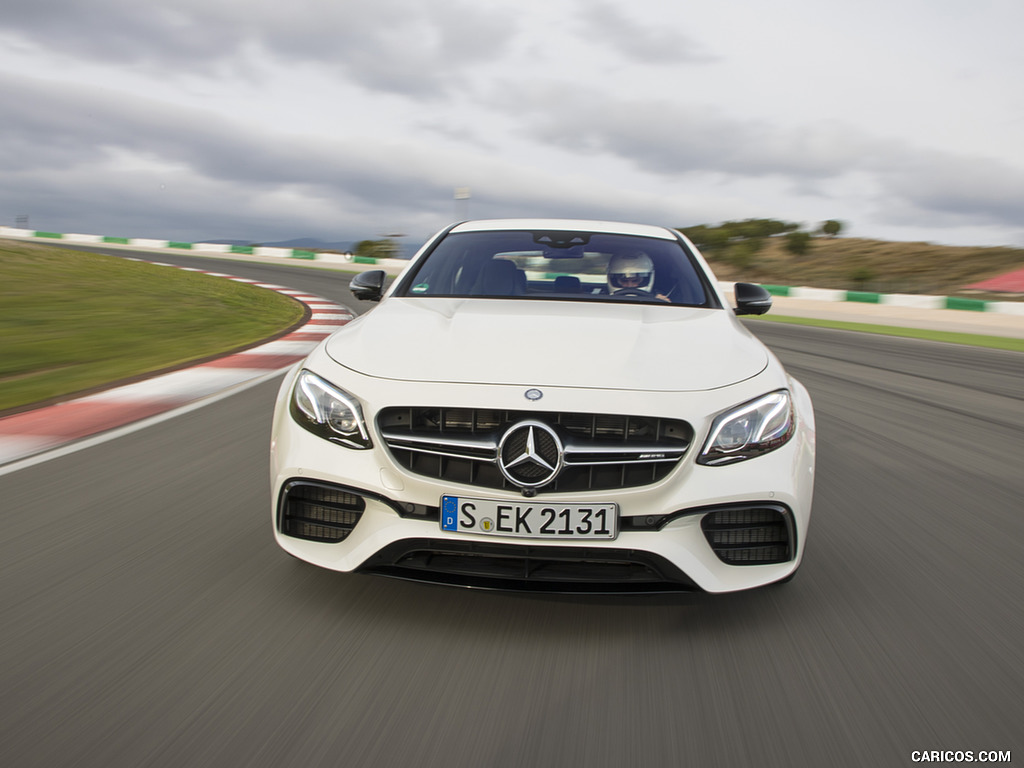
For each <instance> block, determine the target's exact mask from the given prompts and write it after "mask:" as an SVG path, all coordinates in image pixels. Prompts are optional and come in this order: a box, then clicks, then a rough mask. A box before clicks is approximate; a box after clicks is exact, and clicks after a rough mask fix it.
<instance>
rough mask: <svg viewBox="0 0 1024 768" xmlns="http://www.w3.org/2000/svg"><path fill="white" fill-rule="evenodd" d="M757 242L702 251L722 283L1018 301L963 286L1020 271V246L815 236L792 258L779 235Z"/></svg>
mask: <svg viewBox="0 0 1024 768" xmlns="http://www.w3.org/2000/svg"><path fill="white" fill-rule="evenodd" d="M760 242H761V243H762V245H761V247H760V249H759V250H757V249H756V247H755V248H754V249H735V248H733V249H728V250H719V249H708V248H703V249H702V251H703V253H704V255H705V256H706V257H707V259H708V261H709V262H710V263H711V266H712V268H713V269H714V270H715V273H716V274H717V276H718V277H719V279H721V280H723V281H740V280H742V281H747V282H756V283H769V284H774V285H810V286H815V287H818V288H838V289H845V290H858V291H877V292H879V293H921V294H938V295H946V296H949V295H957V294H959V295H970V296H975V297H978V298H987V297H993V298H994V297H998V298H999V299H1021V300H1024V295H1020V294H1016V295H1006V294H986V293H985V292H980V291H976V290H972V289H969V288H967V286H969V285H971V284H972V283H977V282H979V281H982V280H985V279H987V278H991V277H996V276H999V275H1002V274H1005V273H1007V272H1012V271H1014V270H1019V269H1024V249H1022V248H981V247H962V246H944V245H933V244H931V243H909V242H890V241H884V240H867V239H863V238H854V237H835V238H831V237H824V236H819V237H814V238H813V239H812V240H811V244H810V247H809V249H808V251H807V253H805V254H803V255H801V256H796V255H793V254H792V253H789V252H788V251H787V250H786V248H785V238H784V237H769V238H765V239H764V240H761V241H760ZM751 251H753V252H751Z"/></svg>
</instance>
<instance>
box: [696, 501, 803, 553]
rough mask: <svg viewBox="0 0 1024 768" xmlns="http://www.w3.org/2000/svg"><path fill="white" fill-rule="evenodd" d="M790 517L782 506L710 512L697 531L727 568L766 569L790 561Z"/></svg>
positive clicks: (735, 508) (791, 541) (724, 509)
mask: <svg viewBox="0 0 1024 768" xmlns="http://www.w3.org/2000/svg"><path fill="white" fill-rule="evenodd" d="M791 521H792V517H791V515H790V512H789V510H788V509H786V508H785V507H783V506H782V505H762V506H756V507H729V508H723V509H719V510H715V511H712V512H710V513H708V514H706V515H705V516H704V518H703V519H702V520H701V529H702V530H703V531H704V536H705V538H707V540H708V544H710V545H711V548H712V549H713V550H714V551H715V554H716V555H718V558H719V559H720V560H721V561H722V562H724V563H728V564H730V565H769V564H772V563H785V562H789V561H790V560H792V559H793V555H794V542H793V540H792V539H793V536H792V525H791Z"/></svg>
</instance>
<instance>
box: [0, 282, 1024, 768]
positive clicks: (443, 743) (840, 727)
mask: <svg viewBox="0 0 1024 768" xmlns="http://www.w3.org/2000/svg"><path fill="white" fill-rule="evenodd" d="M247 269H248V268H247ZM278 269H280V268H278ZM247 274H249V273H248V272H247ZM251 276H253V277H266V278H269V277H270V275H262V274H252V275H251ZM278 279H279V280H280V281H281V282H285V278H281V277H279V278H278ZM295 280H296V283H297V286H296V287H297V288H302V289H307V288H308V289H310V290H311V291H313V289H317V290H315V291H313V292H315V293H318V294H322V295H325V296H328V297H330V298H333V299H335V300H340V299H341V298H343V296H344V294H345V293H347V288H346V287H345V284H344V282H343V280H341V279H340V278H337V277H335V276H333V275H326V276H323V275H320V274H317V273H315V272H314V273H306V272H303V273H302V274H297V275H296V278H295ZM300 281H301V282H300ZM305 281H310V282H309V283H308V284H307V283H306V282H305ZM268 282H274V281H273V280H268ZM317 282H319V283H320V287H319V288H317ZM752 327H753V328H754V329H755V331H756V333H757V334H758V335H759V336H760V337H761V338H762V340H763V341H765V343H767V344H768V345H769V346H770V347H771V348H772V349H773V350H774V351H775V352H776V354H778V355H779V357H780V359H781V360H782V362H783V363H784V364H785V365H786V367H787V370H788V371H789V372H790V373H792V374H793V375H795V376H796V377H797V378H799V379H800V380H801V381H802V382H803V383H804V384H805V385H807V387H808V389H809V390H810V391H811V394H812V397H813V399H814V404H815V410H816V413H817V426H818V469H817V472H816V475H817V481H816V489H815V501H814V512H813V515H812V521H811V527H810V530H809V534H808V544H807V550H806V554H805V557H804V560H803V563H802V565H801V569H800V573H799V574H798V575H797V578H796V579H795V580H794V581H793V582H792V583H789V584H786V585H781V586H775V587H769V588H767V589H762V590H753V591H750V592H744V593H738V594H730V595H701V594H689V595H679V596H631V597H624V596H583V597H580V596H557V595H529V594H518V593H498V592H483V591H476V590H462V589H456V588H451V587H438V586H432V585H425V584H413V583H408V582H402V581H395V580H392V579H385V578H380V577H374V576H361V575H358V574H340V573H335V572H331V571H327V570H324V569H320V568H314V567H313V566H310V565H308V564H305V563H302V562H300V561H297V560H295V559H294V558H291V557H289V556H288V555H286V554H285V553H284V552H282V551H281V550H280V548H278V547H277V545H276V544H275V542H274V539H273V535H272V511H271V510H272V507H273V503H272V500H271V489H270V479H269V473H268V471H267V449H268V445H269V441H270V418H269V414H270V411H271V409H272V407H273V401H274V397H275V394H276V392H277V388H278V382H277V381H265V382H263V383H260V384H258V385H256V386H251V387H247V388H245V389H244V390H242V391H239V392H237V393H235V394H233V395H232V396H231V397H226V398H223V399H222V400H220V401H218V402H217V403H216V405H214V406H210V407H204V408H201V409H196V410H193V411H191V412H187V413H183V414H181V415H178V416H176V417H175V418H173V419H168V420H166V421H165V422H163V423H161V424H160V426H159V428H150V429H140V430H135V431H132V432H131V433H129V434H125V435H124V436H123V437H120V438H118V439H116V440H108V441H105V442H102V443H99V444H96V445H94V446H92V447H91V448H89V449H88V450H79V451H76V452H73V453H68V454H64V455H59V456H57V457H56V458H54V459H53V460H52V461H47V462H45V463H39V464H36V465H33V466H29V467H26V468H24V469H22V470H20V471H16V472H11V473H8V474H3V473H2V472H0V499H3V510H4V512H5V514H4V515H3V518H2V520H3V525H4V531H3V535H2V536H0V606H2V614H3V619H4V620H3V621H2V622H0V712H2V713H3V718H0V765H3V766H4V768H7V767H8V766H10V768H37V767H38V768H44V767H45V768H50V767H51V766H68V767H69V768H70V766H74V767H75V768H93V767H94V766H95V768H129V767H130V768H136V766H146V768H181V767H182V766H203V767H205V766H217V767H219V766H246V768H337V766H359V768H364V767H366V768H371V767H372V768H376V767H377V766H380V767H381V768H390V766H396V765H401V766H405V765H415V766H417V768H463V766H465V767H466V768H479V767H480V766H487V767H488V768H519V767H520V766H522V767H523V768H542V767H546V766H559V767H561V766H566V767H572V768H575V767H576V766H581V767H582V766H585V767H586V768H623V767H624V766H635V767H637V768H662V767H664V768H677V767H678V766H730V767H732V766H735V767H736V768H748V767H749V768H776V767H778V768H793V767H794V766H799V767H802V766H837V767H841V768H846V767H847V766H849V767H850V768H855V767H859V766H873V767H880V768H890V767H891V768H900V767H901V766H907V765H912V764H914V763H915V762H916V761H915V759H914V757H913V755H914V753H915V752H917V753H918V754H919V753H920V752H921V751H930V750H950V751H954V750H973V751H974V753H975V754H977V753H978V752H980V751H981V750H999V751H1000V752H1005V753H1007V754H1009V753H1011V752H1012V753H1015V754H1017V755H1018V761H1019V758H1020V754H1019V753H1020V750H1021V748H1022V747H1024V731H1022V729H1021V722H1022V719H1024V718H1022V715H1024V707H1022V700H1021V691H1022V690H1024V618H1022V616H1021V613H1020V609H1019V606H1020V605H1021V602H1022V601H1024V579H1022V577H1021V573H1022V568H1021V558H1020V551H1021V542H1022V541H1024V516H1022V515H1021V514H1020V512H1021V498H1024V474H1022V473H1021V471H1020V457H1021V456H1022V455H1024V408H1022V402H1024V400H1022V397H1024V393H1022V391H1021V387H1020V382H1021V380H1022V378H1024V354H1022V353H1019V352H1008V351H1004V350H991V349H981V348H975V347H969V346H963V345H952V344H937V343H932V342H922V341H917V340H912V339H902V338H895V337H887V336H879V335H873V334H855V333H848V332H844V331H838V330H832V329H822V328H805V327H801V326H795V325H789V324H781V323H768V322H758V323H756V325H754V326H752ZM53 453H56V452H53ZM53 453H51V454H48V455H53Z"/></svg>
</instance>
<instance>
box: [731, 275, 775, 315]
mask: <svg viewBox="0 0 1024 768" xmlns="http://www.w3.org/2000/svg"><path fill="white" fill-rule="evenodd" d="M735 296H736V314H737V315H763V314H764V313H765V312H767V311H768V310H769V309H771V308H772V295H771V294H770V293H768V291H767V290H766V289H765V288H763V287H761V286H760V285H755V284H754V283H736V293H735Z"/></svg>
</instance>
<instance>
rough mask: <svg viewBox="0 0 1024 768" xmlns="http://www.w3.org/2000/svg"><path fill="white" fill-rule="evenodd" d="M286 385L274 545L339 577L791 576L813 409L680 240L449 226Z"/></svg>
mask: <svg viewBox="0 0 1024 768" xmlns="http://www.w3.org/2000/svg"><path fill="white" fill-rule="evenodd" d="M385 285H386V280H385V274H384V272H382V271H379V270H371V271H368V272H364V273H362V274H360V275H358V276H357V277H355V278H354V279H353V280H352V291H353V293H354V294H355V296H356V297H357V298H360V299H364V300H370V301H379V302H380V303H379V304H378V305H377V306H374V307H373V308H372V309H371V310H370V311H369V312H366V313H365V314H363V315H361V316H360V317H358V318H357V319H355V320H354V321H352V322H350V323H349V324H348V325H346V326H344V327H342V328H341V329H340V330H338V331H337V332H336V333H335V334H334V335H333V336H331V337H329V338H328V339H326V340H325V341H324V342H323V343H322V344H321V345H320V346H319V347H318V348H317V349H316V350H314V351H313V353H312V354H310V355H309V357H308V358H307V359H306V360H305V361H304V362H303V363H302V364H300V365H298V366H297V367H295V368H294V369H293V370H291V371H290V373H289V374H288V375H287V377H286V379H285V381H284V384H283V385H282V387H281V390H280V394H279V397H278V401H277V408H276V412H275V415H274V425H273V445H272V451H271V478H272V485H273V490H272V512H273V526H274V533H275V536H276V538H277V541H278V543H279V544H280V545H281V547H283V548H284V549H285V550H286V551H288V552H289V553H291V554H292V555H294V556H296V557H298V558H301V559H303V560H306V561H308V562H310V563H314V564H316V565H318V566H322V567H324V568H330V569H334V570H337V571H346V572H350V571H360V572H368V573H379V574H387V575H391V576H399V577H405V578H412V579H418V580H423V581H432V582H441V583H447V584H459V585H470V586H478V587H492V588H503V589H541V590H553V591H567V592H568V591H590V592H617V591H627V592H650V591H661V590H681V589H699V590H704V591H708V592H726V591H731V590H740V589H748V588H751V587H758V586H762V585H766V584H771V583H773V582H779V581H785V580H788V579H789V578H790V577H792V575H793V574H794V573H795V571H796V570H797V567H798V566H799V564H800V560H801V556H802V554H803V550H804V543H805V541H806V537H807V528H808V521H809V518H810V512H811V497H812V491H813V485H814V455H815V438H814V435H815V432H814V412H813V409H812V406H811V401H810V398H809V397H808V394H807V391H806V389H805V388H804V387H803V386H802V385H801V384H800V383H799V382H798V381H796V380H795V379H793V378H792V377H791V376H789V375H788V374H787V373H786V371H785V370H784V369H783V367H782V365H781V364H780V363H779V361H778V360H777V359H776V358H775V356H774V355H773V354H772V353H771V352H770V351H769V350H768V349H767V348H766V347H765V346H764V345H763V344H762V343H761V342H760V341H758V339H757V338H756V337H755V336H754V335H753V334H752V333H751V332H750V331H749V330H748V329H747V328H746V327H745V326H744V325H743V324H742V323H741V322H740V321H739V320H738V319H737V315H743V314H761V313H763V312H765V311H767V310H768V308H769V307H770V306H771V296H770V295H769V294H768V292H767V291H765V290H764V289H762V288H760V287H759V286H756V285H751V284H746V283H737V284H736V286H735V290H734V291H733V294H734V299H732V300H728V298H727V294H725V293H723V292H722V290H720V288H719V285H718V283H717V282H716V280H715V278H714V276H713V274H712V273H711V270H710V269H709V267H708V265H707V263H706V262H705V260H704V258H703V257H702V256H701V254H700V253H699V252H698V250H697V249H696V248H695V247H694V246H693V244H692V243H690V242H689V241H688V240H687V239H686V238H685V237H684V236H683V235H682V234H680V233H679V232H678V231H675V230H672V229H663V228H659V227H652V226H641V225H632V224H619V223H610V222H595V221H570V220H492V221H473V222H466V223H461V224H458V225H454V226H452V227H449V228H446V229H445V230H443V231H441V232H439V233H438V234H437V235H435V236H434V237H433V238H432V239H431V240H430V241H429V242H428V243H427V244H426V245H425V246H424V247H423V248H422V249H421V250H420V252H419V253H418V254H417V255H416V256H415V257H414V258H413V259H412V261H411V262H410V263H409V265H408V267H407V268H406V269H405V270H404V272H402V274H401V275H399V276H398V277H397V278H396V279H395V281H394V282H393V283H392V284H391V285H390V286H388V287H387V288H385Z"/></svg>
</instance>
